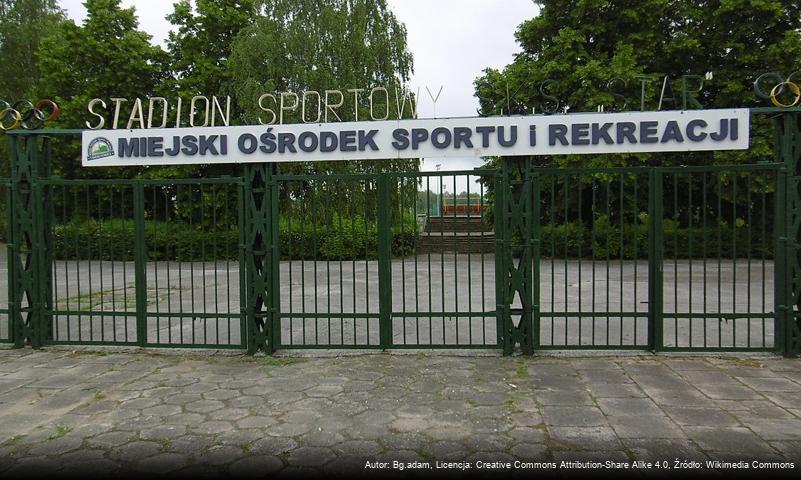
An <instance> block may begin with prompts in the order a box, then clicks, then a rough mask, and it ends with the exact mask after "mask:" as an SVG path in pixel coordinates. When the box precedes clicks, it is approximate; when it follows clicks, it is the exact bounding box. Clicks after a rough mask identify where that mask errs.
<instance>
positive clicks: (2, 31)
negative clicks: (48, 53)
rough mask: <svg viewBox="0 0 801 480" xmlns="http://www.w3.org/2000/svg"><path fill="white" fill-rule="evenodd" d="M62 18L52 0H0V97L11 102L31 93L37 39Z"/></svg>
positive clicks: (36, 75)
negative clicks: (1, 78)
mask: <svg viewBox="0 0 801 480" xmlns="http://www.w3.org/2000/svg"><path fill="white" fill-rule="evenodd" d="M63 20H64V13H63V12H62V11H61V9H60V8H59V7H58V2H57V1H56V0H0V66H2V71H3V81H2V82H0V99H3V100H6V101H9V102H14V101H15V100H18V99H20V98H24V97H26V96H28V95H30V94H31V93H32V92H31V87H32V86H33V84H34V82H35V81H36V79H38V78H39V62H38V61H37V58H36V55H35V52H36V51H37V50H38V49H39V42H40V41H41V39H42V36H43V35H45V33H46V32H47V31H48V30H51V29H53V28H55V26H56V25H58V23H59V22H61V21H63ZM51 94H52V93H51Z"/></svg>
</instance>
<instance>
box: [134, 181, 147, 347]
mask: <svg viewBox="0 0 801 480" xmlns="http://www.w3.org/2000/svg"><path fill="white" fill-rule="evenodd" d="M133 207H134V211H133V215H134V285H135V286H134V292H135V302H136V343H137V344H138V345H139V346H140V347H144V346H145V344H147V271H146V266H147V244H146V242H147V238H146V236H145V186H144V184H143V183H142V182H141V181H139V180H136V181H134V183H133Z"/></svg>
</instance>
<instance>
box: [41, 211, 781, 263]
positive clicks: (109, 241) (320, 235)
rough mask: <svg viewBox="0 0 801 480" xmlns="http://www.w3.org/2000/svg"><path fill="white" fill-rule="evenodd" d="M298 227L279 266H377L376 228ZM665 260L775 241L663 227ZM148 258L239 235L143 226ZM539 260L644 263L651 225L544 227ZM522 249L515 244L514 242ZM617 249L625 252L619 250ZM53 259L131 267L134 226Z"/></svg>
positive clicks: (284, 225) (89, 231)
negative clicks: (357, 262) (288, 262)
mask: <svg viewBox="0 0 801 480" xmlns="http://www.w3.org/2000/svg"><path fill="white" fill-rule="evenodd" d="M298 223H299V222H297V221H295V222H289V221H284V220H282V221H281V222H280V224H279V229H280V235H279V240H280V244H279V248H280V252H281V256H282V258H284V259H287V258H290V257H291V258H292V259H295V260H299V259H301V258H302V259H306V260H311V259H314V258H317V259H319V260H339V259H343V260H351V259H364V258H369V259H375V258H377V252H378V241H377V240H378V228H377V226H376V224H375V223H372V222H368V223H367V224H365V222H364V220H363V219H362V218H356V219H354V220H353V221H351V220H348V221H347V222H342V223H341V224H340V223H339V222H337V221H335V222H333V223H332V224H331V225H330V226H327V227H326V226H317V227H312V226H309V225H304V226H303V228H301V227H300V225H299V224H298ZM663 230H664V238H665V242H664V255H665V258H673V257H674V256H676V257H677V258H687V257H688V256H689V252H690V247H691V246H692V254H693V257H694V258H701V256H702V253H703V251H704V250H703V249H704V246H705V248H706V255H707V257H708V258H713V257H717V255H718V253H720V255H721V256H722V257H724V258H725V257H729V258H731V257H732V256H733V255H734V254H735V253H736V255H737V256H738V257H746V256H748V254H749V253H750V255H751V256H752V257H754V258H761V257H762V256H765V257H767V258H772V256H773V247H774V245H773V241H772V240H771V238H770V237H771V232H770V231H768V232H766V234H767V236H768V239H767V242H765V239H764V238H762V232H761V230H759V229H753V230H752V231H751V232H750V234H751V238H750V252H749V251H748V247H749V230H748V229H747V228H745V226H744V225H740V226H735V227H732V226H730V225H728V224H721V225H719V228H715V227H712V228H707V229H703V228H680V227H677V226H676V224H675V223H674V222H673V221H671V220H664V222H663ZM145 231H146V243H147V257H148V259H149V260H176V261H201V260H221V259H231V260H235V259H237V258H238V255H239V250H238V248H239V233H238V231H237V229H236V228H233V229H227V230H222V229H221V230H218V231H213V230H212V231H209V230H200V229H198V228H193V227H190V226H188V225H186V224H181V223H165V222H151V221H148V222H146V224H145ZM540 232H541V242H540V245H541V256H542V257H543V258H550V257H554V258H565V257H567V258H578V257H582V258H592V257H593V256H594V257H595V258H596V259H606V258H609V259H620V258H623V259H628V260H631V259H635V258H641V259H642V258H647V254H648V226H647V224H645V223H640V224H637V225H624V226H623V227H622V231H621V227H620V226H617V225H611V224H610V223H609V222H606V221H604V220H601V221H596V223H595V227H594V228H592V229H591V228H589V227H587V226H585V225H582V224H580V223H578V222H572V223H567V224H563V225H556V226H552V225H543V226H541V227H540ZM415 241H416V238H415V234H414V233H413V232H411V231H409V228H408V227H407V228H406V229H405V231H403V232H399V231H394V230H393V232H392V255H394V256H405V255H410V254H412V253H413V252H414V249H415ZM513 245H515V247H514V248H519V247H517V245H519V242H518V241H515V242H513ZM621 245H622V248H621ZM54 246H55V258H56V259H70V260H71V259H96V260H111V259H115V260H133V257H134V225H133V221H129V220H112V221H106V222H102V223H100V222H97V221H91V220H90V221H82V222H72V223H68V224H64V225H57V226H56V227H55V228H54Z"/></svg>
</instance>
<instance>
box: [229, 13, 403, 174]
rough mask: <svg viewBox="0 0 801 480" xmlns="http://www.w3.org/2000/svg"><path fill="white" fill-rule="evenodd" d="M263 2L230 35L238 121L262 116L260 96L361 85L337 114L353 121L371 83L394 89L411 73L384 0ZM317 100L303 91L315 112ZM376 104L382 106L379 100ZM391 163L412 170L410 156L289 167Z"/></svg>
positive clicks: (398, 27)
mask: <svg viewBox="0 0 801 480" xmlns="http://www.w3.org/2000/svg"><path fill="white" fill-rule="evenodd" d="M262 7H263V10H262V14H261V15H260V16H259V17H258V18H257V19H256V20H255V22H254V23H253V24H252V25H251V26H249V27H247V28H245V29H244V30H242V32H241V33H240V34H239V35H238V36H237V38H236V40H235V41H234V44H233V48H232V53H231V61H230V67H231V76H232V80H233V91H234V94H235V97H236V100H237V103H238V104H239V105H242V106H243V113H242V115H243V118H242V121H244V122H245V123H251V124H257V123H258V122H259V117H265V116H266V115H265V113H264V112H263V111H261V110H260V109H259V106H258V99H259V97H260V96H261V95H262V94H264V93H276V92H280V91H294V92H301V91H303V90H314V91H317V92H320V93H321V94H323V95H324V91H325V90H328V89H339V90H342V91H345V90H347V89H365V91H364V92H362V93H361V94H360V95H361V96H360V97H359V102H358V103H357V102H356V101H355V95H352V94H346V95H345V105H344V106H343V107H342V108H341V109H339V110H338V115H339V116H340V118H341V119H342V120H343V121H347V120H355V118H354V117H355V115H354V113H355V108H358V111H359V115H360V117H359V118H361V119H364V118H369V110H368V107H367V103H366V101H367V95H368V94H369V91H370V89H371V88H372V87H377V86H382V87H386V88H387V89H389V90H390V91H392V92H393V95H394V90H395V89H397V90H398V91H400V90H401V89H402V88H403V85H404V84H405V82H407V81H408V80H409V78H410V75H411V71H412V56H411V54H410V53H409V52H408V50H407V49H406V29H405V27H404V26H403V24H402V23H400V22H399V21H398V20H397V18H396V17H395V15H394V14H393V13H392V12H391V11H390V10H389V8H388V7H387V4H386V1H385V0H265V1H263V3H262ZM317 98H318V97H314V96H312V97H310V100H311V103H313V104H314V110H315V112H316V110H317V103H316V99H317ZM379 99H380V100H384V98H383V97H381V96H376V97H375V100H376V105H378V104H379ZM391 102H392V100H390V103H391ZM376 108H377V109H378V111H381V112H383V111H384V108H385V106H383V105H382V106H380V107H376ZM300 115H301V111H300V109H298V111H297V112H296V113H294V114H293V116H292V117H291V118H290V120H289V121H290V122H300V121H301V118H300ZM315 115H316V113H308V114H307V118H309V117H311V118H314V117H315ZM285 122H287V121H286V120H285ZM397 169H414V170H416V169H417V160H394V161H390V160H382V161H380V162H370V161H364V162H348V164H345V163H342V162H328V163H323V164H318V163H315V164H307V165H295V166H294V170H295V171H297V170H307V171H313V172H326V171H339V172H342V171H345V170H358V171H379V170H385V171H386V170H397Z"/></svg>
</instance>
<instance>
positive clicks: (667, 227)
mask: <svg viewBox="0 0 801 480" xmlns="http://www.w3.org/2000/svg"><path fill="white" fill-rule="evenodd" d="M540 228H541V237H540V238H541V243H540V245H541V256H542V257H545V258H547V257H556V258H565V257H567V258H578V257H582V258H592V257H593V256H594V257H595V258H596V259H606V258H609V259H620V258H623V259H626V260H633V259H637V258H639V259H642V258H647V257H648V247H649V245H648V225H647V224H646V223H640V224H637V225H632V224H629V225H624V226H623V227H622V228H621V227H620V226H619V225H611V224H610V223H609V222H607V221H605V220H603V219H601V220H600V221H596V223H595V228H588V227H587V226H584V225H581V224H579V223H578V222H571V223H567V224H563V225H556V226H552V225H543V226H542V227H540ZM662 230H663V232H664V243H663V245H664V257H665V258H674V257H675V258H689V257H690V254H692V257H693V258H703V255H704V252H706V257H707V258H713V257H714V258H716V257H717V256H718V255H720V256H721V257H722V258H727V257H728V258H732V257H733V256H737V257H738V258H742V257H747V256H749V254H750V256H752V257H754V258H761V257H762V256H765V257H766V258H772V257H773V249H774V245H773V239H772V232H771V231H770V230H768V231H767V232H765V234H766V237H767V238H765V237H763V236H762V231H761V230H760V229H757V228H755V229H753V230H752V231H750V232H749V230H748V228H746V227H745V225H738V226H735V227H732V226H730V225H728V224H726V223H721V224H720V225H717V226H715V225H712V226H710V225H707V228H706V229H704V228H702V227H693V228H683V227H679V226H677V224H676V223H675V222H674V221H672V220H669V219H666V220H664V221H663V222H662ZM749 235H750V239H749ZM749 240H750V244H749ZM621 246H622V247H621ZM749 247H750V248H749Z"/></svg>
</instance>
